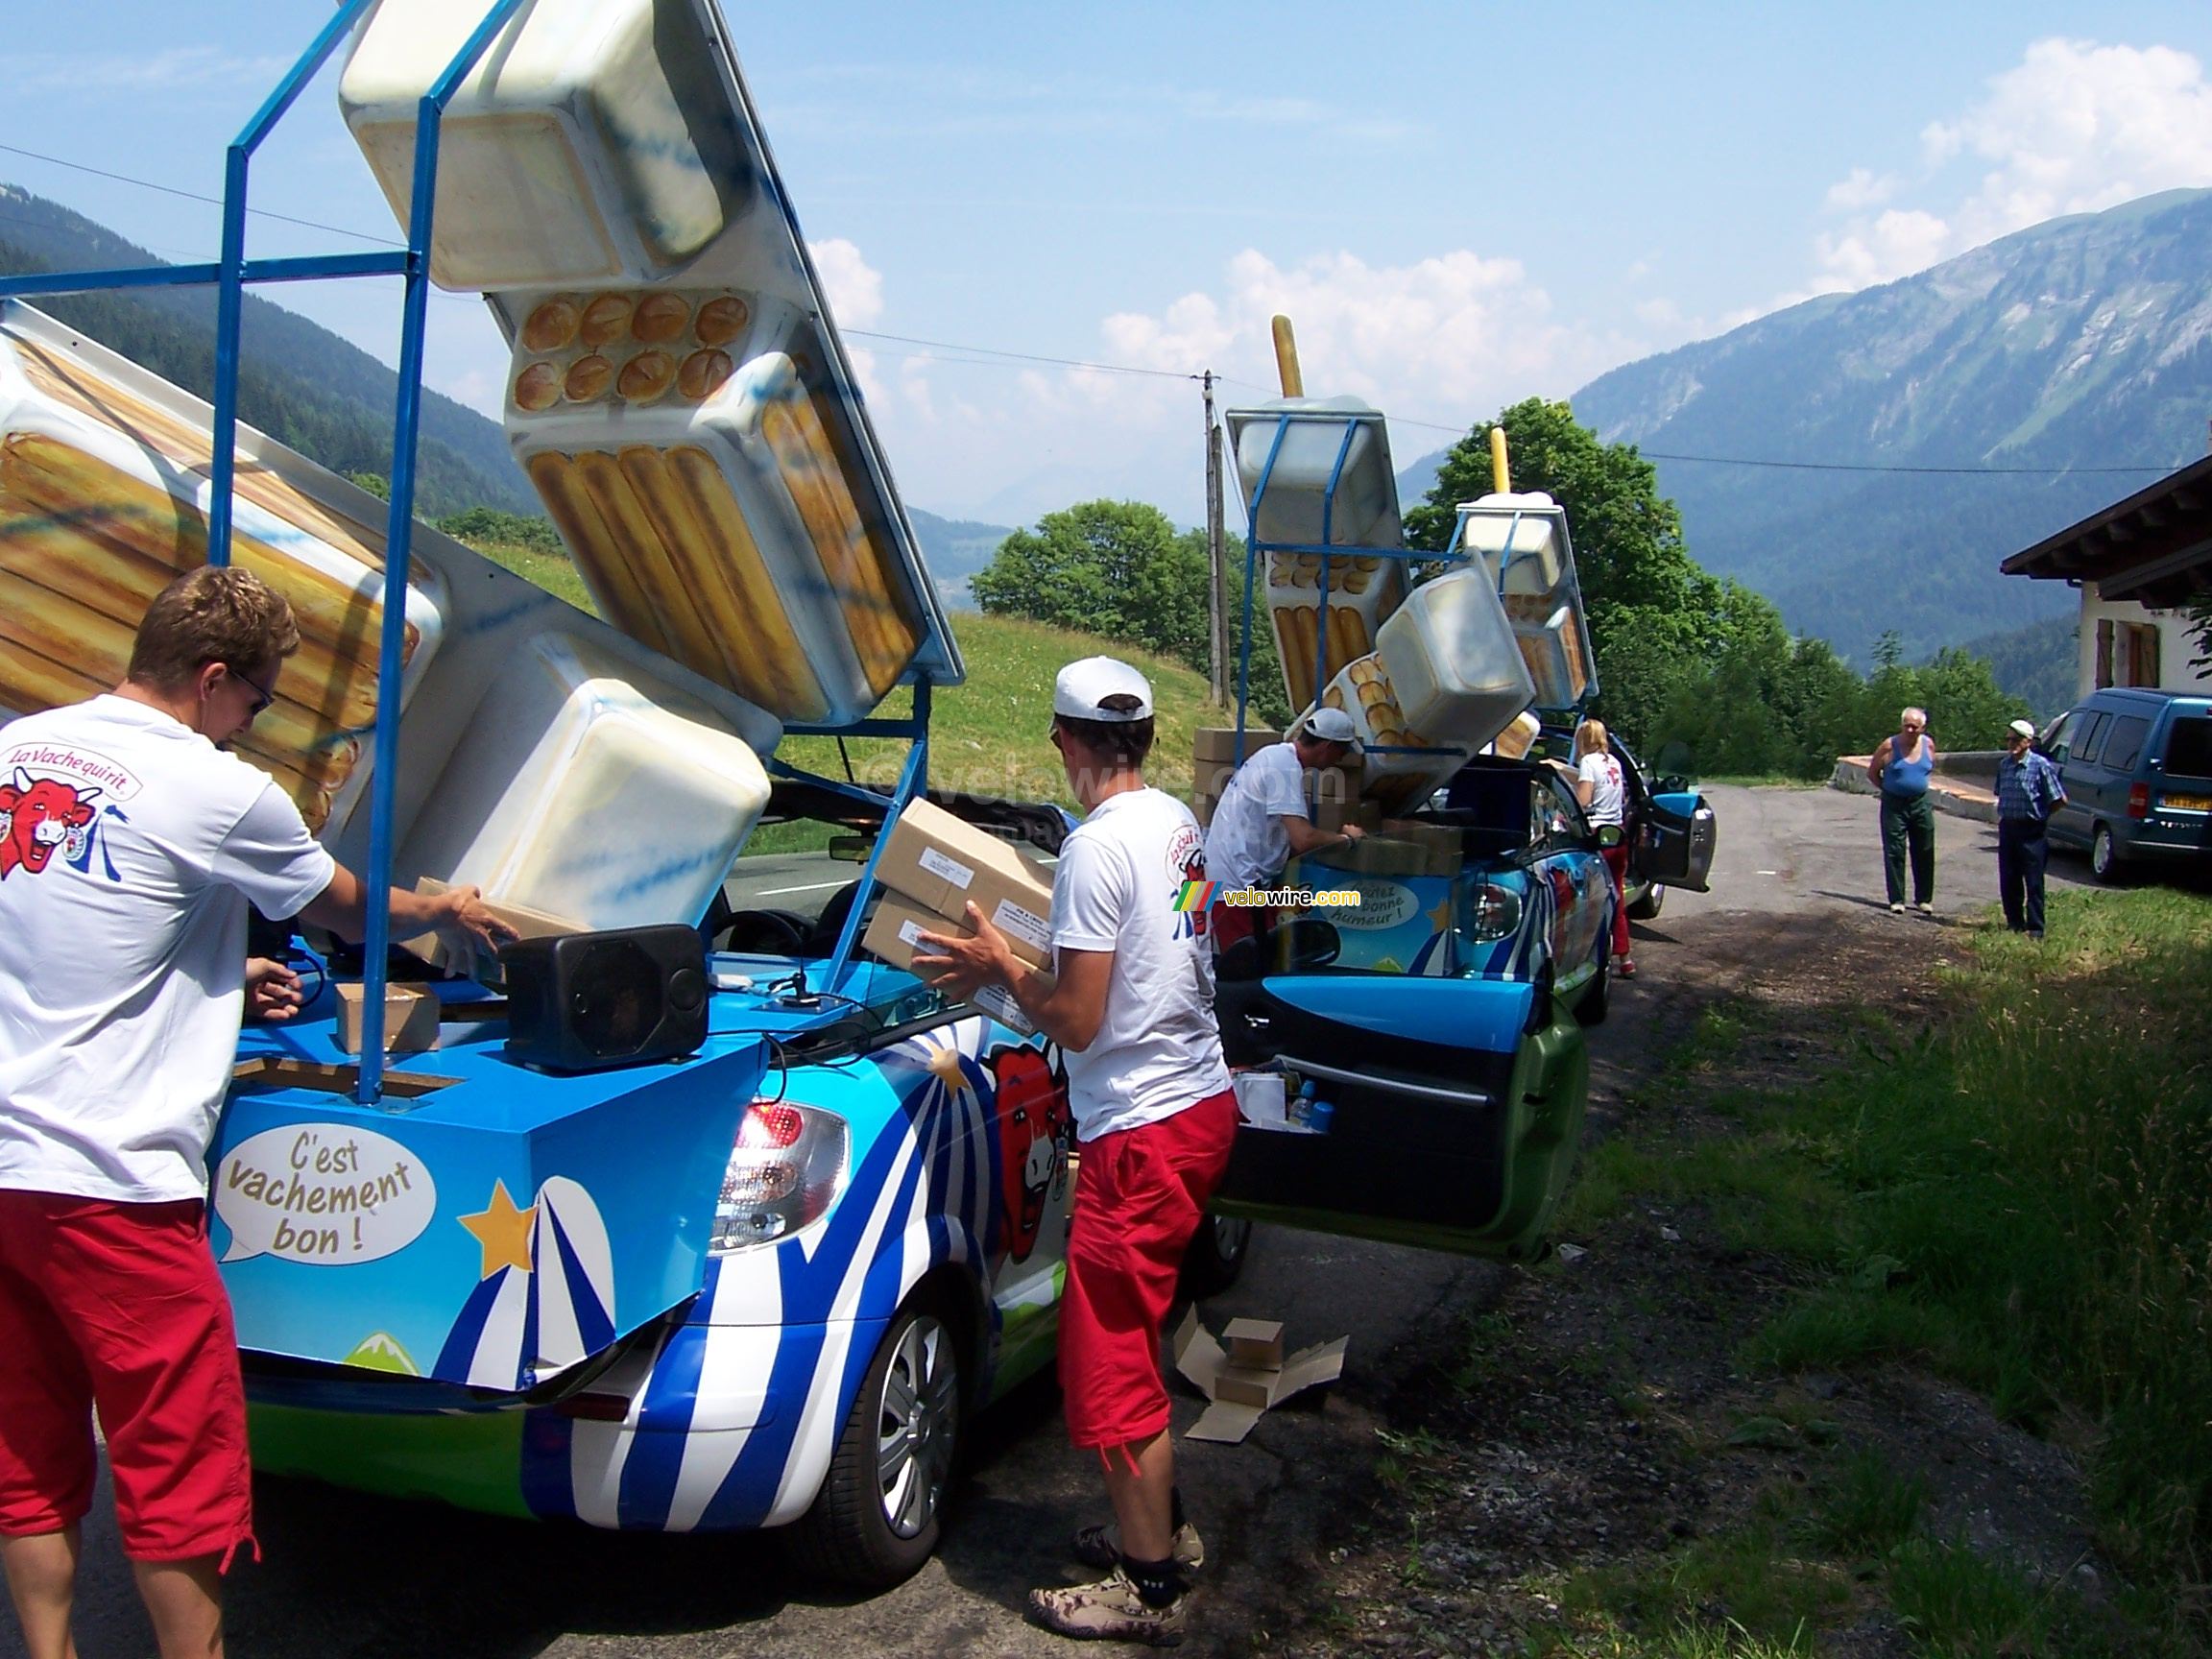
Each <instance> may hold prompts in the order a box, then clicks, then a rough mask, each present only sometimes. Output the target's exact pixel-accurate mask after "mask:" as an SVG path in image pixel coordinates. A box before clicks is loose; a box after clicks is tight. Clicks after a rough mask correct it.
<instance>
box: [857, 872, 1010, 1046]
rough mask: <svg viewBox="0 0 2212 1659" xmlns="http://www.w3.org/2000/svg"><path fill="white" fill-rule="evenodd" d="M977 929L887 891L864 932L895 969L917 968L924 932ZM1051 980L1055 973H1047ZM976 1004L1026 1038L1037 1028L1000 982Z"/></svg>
mask: <svg viewBox="0 0 2212 1659" xmlns="http://www.w3.org/2000/svg"><path fill="white" fill-rule="evenodd" d="M923 933H943V934H947V935H949V936H950V937H952V938H956V939H968V938H972V937H974V929H973V928H971V927H970V926H968V925H967V924H966V923H965V922H954V921H950V920H949V919H948V918H946V917H943V916H933V915H931V914H930V913H929V912H928V911H926V910H924V909H922V908H921V907H920V906H918V905H914V904H909V903H907V902H905V901H904V900H902V899H901V898H899V896H898V895H896V894H891V893H887V894H885V895H884V896H883V902H882V903H881V904H879V905H878V906H877V910H876V915H875V917H874V919H873V920H871V921H870V922H869V924H868V931H867V932H866V933H864V934H862V935H861V937H860V943H861V945H862V947H863V948H864V949H866V950H870V951H872V952H874V953H875V954H876V955H878V956H880V957H881V958H882V959H883V960H884V961H886V962H888V963H890V964H891V966H892V967H894V968H904V969H908V970H909V971H910V970H911V969H912V968H913V965H914V957H915V954H916V952H917V950H920V948H921V940H920V937H919V936H920V935H921V934H923ZM1045 977H1046V981H1047V982H1049V981H1050V980H1051V978H1052V975H1051V974H1046V975H1045ZM974 1004H975V1006H976V1007H978V1008H980V1009H982V1010H983V1012H984V1013H986V1014H988V1015H990V1016H991V1017H992V1018H993V1019H994V1020H996V1021H998V1023H999V1024H1001V1025H1006V1026H1010V1027H1012V1028H1013V1029H1014V1030H1016V1031H1019V1032H1021V1033H1022V1035H1023V1036H1024V1037H1026V1036H1028V1035H1029V1033H1030V1032H1032V1031H1034V1030H1036V1029H1037V1027H1036V1026H1035V1025H1034V1024H1032V1023H1031V1022H1030V1019H1029V1016H1028V1015H1026V1014H1024V1013H1022V1005H1021V1004H1020V1003H1019V1002H1017V1001H1015V1000H1014V998H1013V997H1012V995H1011V994H1009V993H1008V992H1006V991H1005V990H1004V989H1003V988H1001V987H999V986H997V985H987V986H985V987H984V988H983V989H982V990H980V991H978V992H976V993H975V996H974Z"/></svg>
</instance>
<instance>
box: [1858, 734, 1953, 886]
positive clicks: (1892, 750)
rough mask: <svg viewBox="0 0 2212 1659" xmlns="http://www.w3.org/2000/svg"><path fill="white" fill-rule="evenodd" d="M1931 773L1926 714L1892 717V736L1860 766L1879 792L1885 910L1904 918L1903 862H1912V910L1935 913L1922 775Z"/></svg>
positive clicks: (1932, 826)
mask: <svg viewBox="0 0 2212 1659" xmlns="http://www.w3.org/2000/svg"><path fill="white" fill-rule="evenodd" d="M1935 770H1936V745H1935V744H1934V743H1933V742H1931V741H1930V740H1929V737H1928V710H1927V709H1906V710H1905V711H1904V712H1903V713H1901V714H1900V715H1898V717H1897V735H1896V736H1894V737H1885V738H1883V739H1882V746H1881V747H1880V748H1879V749H1876V750H1875V751H1874V753H1873V755H1872V757H1869V758H1868V760H1867V762H1866V776H1867V778H1868V779H1870V780H1871V781H1873V784H1874V787H1875V788H1877V789H1879V790H1881V791H1882V875H1883V878H1884V880H1885V881H1886V882H1887V886H1888V889H1889V908H1890V909H1891V910H1892V911H1894V912H1895V913H1896V914H1897V915H1900V916H1902V915H1904V914H1905V863H1906V858H1907V855H1908V854H1910V855H1911V863H1912V908H1913V909H1915V910H1917V911H1919V912H1920V914H1921V915H1923V916H1933V915H1934V914H1935V913H1936V814H1935V811H1934V810H1933V809H1932V808H1931V807H1930V806H1929V805H1928V775H1929V774H1930V773H1932V772H1934V771H1935Z"/></svg>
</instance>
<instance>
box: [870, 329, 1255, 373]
mask: <svg viewBox="0 0 2212 1659" xmlns="http://www.w3.org/2000/svg"><path fill="white" fill-rule="evenodd" d="M838 332H839V333H840V334H850V335H853V336H854V337H856V338H858V339H862V340H895V341H897V342H898V343H899V344H900V345H902V346H926V347H928V348H929V349H931V350H935V351H968V352H973V353H974V354H975V355H976V356H979V357H986V358H995V357H1003V358H1009V359H1011V360H1012V361H1014V362H1017V363H1049V364H1052V365H1053V366H1054V367H1056V368H1061V369H1093V370H1096V371H1097V372H1099V373H1104V374H1148V375H1151V376H1153V377H1155V378H1157V379H1161V380H1195V379H1197V378H1199V375H1200V373H1203V372H1202V371H1194V372H1192V373H1182V372H1181V371H1179V370H1174V369H1140V368H1137V367H1135V366H1134V365H1132V364H1128V363H1094V362H1089V361H1086V360H1085V359H1082V358H1079V357H1045V356H1040V355H1039V354H1038V353H1036V352H1034V351H1002V350H1000V349H998V347H996V346H962V345H958V344H956V343H954V342H952V341H950V340H920V339H917V338H915V337H914V336H913V335H911V334H879V333H878V332H877V331H876V330H874V329H873V328H840V329H839V330H838ZM976 367H977V368H992V367H996V365H994V364H990V363H979V364H977V365H976ZM1220 378H1221V376H1220V375H1218V374H1216V375H1215V376H1214V379H1216V380H1218V379H1220Z"/></svg>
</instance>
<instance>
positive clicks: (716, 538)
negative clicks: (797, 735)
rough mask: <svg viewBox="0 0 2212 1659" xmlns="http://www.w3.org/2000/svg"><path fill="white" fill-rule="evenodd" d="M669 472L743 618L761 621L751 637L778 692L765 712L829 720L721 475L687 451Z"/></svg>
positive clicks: (818, 685)
mask: <svg viewBox="0 0 2212 1659" xmlns="http://www.w3.org/2000/svg"><path fill="white" fill-rule="evenodd" d="M668 472H669V475H670V478H671V480H672V482H673V484H674V486H675V492H676V495H677V497H678V498H679V499H680V500H681V501H682V503H683V504H684V505H685V507H687V508H688V509H689V511H690V513H691V517H692V518H693V520H694V522H696V523H697V524H698V526H699V528H700V531H701V532H702V534H703V536H704V537H705V541H704V542H703V545H705V546H707V547H709V548H711V549H712V551H713V553H714V555H715V557H716V559H717V561H718V563H719V564H720V565H721V567H722V569H723V570H724V571H725V572H726V573H727V574H728V575H729V578H730V580H731V583H732V585H733V588H734V589H735V593H736V601H737V609H738V613H739V614H740V615H745V616H751V617H754V618H757V623H756V627H755V629H754V630H752V631H750V633H749V637H755V638H757V648H758V650H759V652H760V660H761V662H762V664H763V667H764V671H765V673H766V676H767V678H768V680H769V681H770V683H771V684H772V685H774V686H775V687H776V695H775V697H774V700H773V701H770V702H766V703H763V704H762V707H763V708H767V709H774V710H775V711H776V712H777V713H778V714H781V716H782V717H783V718H784V719H786V720H823V719H827V718H828V717H829V698H828V697H827V696H826V695H824V693H823V690H822V681H821V678H820V676H818V675H817V674H816V673H815V672H814V665H813V663H811V662H810V661H807V658H806V653H805V649H804V648H803V647H802V646H801V645H800V643H799V640H798V637H797V636H796V635H795V634H794V633H793V632H792V629H791V616H790V613H789V612H788V611H786V610H785V609H784V606H783V596H782V594H781V593H780V592H778V591H777V589H776V580H775V578H774V577H773V576H771V575H770V574H769V572H768V565H767V561H766V560H765V559H763V558H762V557H761V554H760V547H759V543H757V541H754V540H753V528H752V526H751V525H749V524H747V523H746V522H745V514H744V512H743V510H742V509H740V508H739V507H738V505H737V498H736V496H734V495H733V494H732V493H730V482H729V480H728V479H726V478H724V477H723V476H722V469H721V468H720V467H718V466H716V465H715V463H714V458H713V457H712V456H711V455H709V454H708V453H707V451H706V450H704V449H695V448H692V447H691V446H689V445H685V446H683V447H681V448H677V449H672V450H670V451H669V453H668Z"/></svg>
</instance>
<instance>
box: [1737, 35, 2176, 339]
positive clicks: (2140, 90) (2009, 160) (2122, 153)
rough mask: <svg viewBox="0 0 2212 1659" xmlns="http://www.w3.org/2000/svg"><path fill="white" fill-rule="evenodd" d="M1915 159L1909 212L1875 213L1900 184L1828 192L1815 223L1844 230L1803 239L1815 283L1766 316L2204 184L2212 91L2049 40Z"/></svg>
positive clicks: (2121, 50)
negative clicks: (2013, 235) (2032, 229)
mask: <svg viewBox="0 0 2212 1659" xmlns="http://www.w3.org/2000/svg"><path fill="white" fill-rule="evenodd" d="M1920 150H1921V161H1922V169H1921V177H1920V179H1919V180H1918V183H1917V188H1916V189H1915V190H1914V191H1913V193H1914V194H1915V195H1918V196H1919V197H1920V198H1921V199H1922V204H1921V205H1916V206H1887V204H1888V203H1889V202H1891V201H1892V200H1893V199H1895V198H1896V197H1897V196H1898V195H1899V194H1900V193H1901V192H1903V191H1905V190H1906V189H1907V183H1906V181H1905V180H1901V179H1899V178H1898V177H1897V176H1896V175H1894V174H1883V175H1879V176H1878V175H1876V174H1875V173H1874V172H1873V171H1872V170H1871V169H1869V168H1864V167H1855V168H1853V169H1852V171H1851V175H1850V177H1849V178H1847V179H1844V180H1840V181H1839V182H1838V183H1836V184H1833V185H1831V186H1830V187H1829V189H1828V194H1827V200H1826V206H1827V208H1828V210H1829V211H1831V212H1837V213H1842V214H1846V215H1849V217H1848V218H1847V219H1846V221H1845V223H1844V224H1843V226H1842V227H1841V228H1839V229H1838V230H1834V231H1824V232H1822V233H1821V234H1820V235H1819V236H1817V237H1816V238H1815V243H1814V254H1815V259H1816V260H1817V261H1818V264H1819V271H1818V274H1817V275H1816V276H1815V277H1814V278H1813V280H1812V281H1811V283H1810V284H1809V285H1808V286H1807V287H1806V289H1804V290H1803V291H1802V292H1800V293H1797V294H1792V295H1786V296H1784V297H1783V299H1782V300H1781V301H1778V303H1783V304H1788V303H1791V302H1793V301H1796V300H1800V299H1804V298H1806V297H1807V296H1808V295H1810V294H1818V293H1827V292H1835V291H1838V290H1850V289H1857V288H1863V287H1866V286H1867V285H1869V284H1871V283H1876V282H1888V281H1893V280H1895V279H1896V278H1898V277H1900V276H1910V275H1911V274H1912V273H1913V272H1915V271H1923V270H1926V269H1927V268H1928V267H1929V266H1931V265H1933V264H1936V263H1937V262H1938V261H1940V260H1943V259H1947V258H1949V257H1951V256H1952V255H1954V254H1957V253H1960V252H1964V251H1965V250H1967V249H1969V248H1974V247H1978V246H1980V245H1981V244H1982V243H1984V242H1987V241H1990V240H1993V239H1994V238H1996V237H1999V236H2004V235H2007V234H2008V233H2010V232H2011V231H2014V230H2019V229H2023V228H2026V227H2028V226H2030V225H2034V224H2037V223H2039V222H2041V221H2042V220H2045V219H2050V218H2053V217H2056V216H2057V215H2059V214H2064V213H2089V212H2095V211H2098V210H2099V209H2101V208H2104V207H2110V206H2113V205H2114V204H2118V203H2121V202H2127V201H2130V200H2132V199H2134V198H2135V197H2138V196H2148V195H2151V194H2152V193H2153V192H2156V191H2159V190H2171V189H2175V188H2176V187H2180V186H2191V185H2203V184H2212V84H2208V83H2207V82H2206V81H2205V79H2204V71H2203V66H2202V65H2201V64H2200V62H2199V61H2198V60H2196V59H2195V58H2194V57H2192V56H2190V55H2189V54H2188V53H2186V52H2180V51H2176V50H2175V49H2174V48H2172V47H2169V46H2150V47H2135V46H2103V45H2099V44H2097V43H2096V42H2094V41H2089V40H2069V39H2064V38H2060V37H2057V36H2053V37H2051V38H2049V39H2044V40H2038V41H2036V42H2035V43H2034V44H2032V45H2031V46H2030V47H2029V48H2028V50H2027V52H2026V53H2025V54H2024V55H2023V56H2022V58H2021V60H2020V62H2019V63H2018V64H2017V65H2015V66H2014V67H2012V68H2010V69H2008V70H2006V71H2005V72H2004V73H2003V74H2001V75H1997V76H1994V77H1992V78H1991V80H1990V81H1989V83H1988V87H1987V91H1986V94H1985V95H1984V97H1983V99H1982V100H1981V101H1980V102H1979V103H1977V104H1975V105H1974V106H1973V107H1972V108H1968V109H1967V110H1965V111H1964V112H1963V113H1962V114H1960V115H1958V116H1957V117H1955V118H1953V119H1949V120H1941V121H1936V122H1933V123H1931V124H1930V125H1929V126H1928V127H1927V128H1926V129H1925V130H1924V131H1923V132H1921V134H1920ZM1977 169H1978V176H1976V177H1973V178H1971V179H1970V180H1969V179H1962V178H1960V174H1961V173H1962V172H1972V171H1975V170H1977ZM1876 208H1882V209H1883V211H1881V212H1879V213H1876V212H1875V211H1873V210H1874V209H1876Z"/></svg>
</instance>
